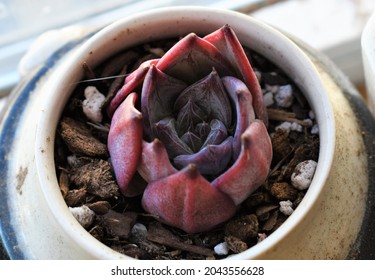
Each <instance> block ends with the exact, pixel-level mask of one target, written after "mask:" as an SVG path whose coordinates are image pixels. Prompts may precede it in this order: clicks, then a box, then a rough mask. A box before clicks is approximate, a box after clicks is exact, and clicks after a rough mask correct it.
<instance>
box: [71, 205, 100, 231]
mask: <svg viewBox="0 0 375 280" xmlns="http://www.w3.org/2000/svg"><path fill="white" fill-rule="evenodd" d="M69 210H70V213H72V214H73V216H74V218H76V220H77V221H78V222H79V223H80V224H81V226H83V227H84V228H88V227H89V226H91V224H92V223H93V222H94V218H95V212H94V211H92V210H91V209H90V208H88V207H87V206H86V205H83V206H80V207H69Z"/></svg>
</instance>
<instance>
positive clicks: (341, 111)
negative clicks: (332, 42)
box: [0, 7, 375, 259]
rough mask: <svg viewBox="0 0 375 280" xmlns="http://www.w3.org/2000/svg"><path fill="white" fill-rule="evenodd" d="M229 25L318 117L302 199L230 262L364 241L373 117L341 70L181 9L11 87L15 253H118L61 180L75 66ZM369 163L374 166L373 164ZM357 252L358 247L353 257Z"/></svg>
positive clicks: (8, 148)
mask: <svg viewBox="0 0 375 280" xmlns="http://www.w3.org/2000/svg"><path fill="white" fill-rule="evenodd" d="M224 24H229V25H230V26H231V27H232V28H233V29H234V30H235V32H236V34H237V36H238V38H239V40H240V41H241V43H242V44H243V45H244V46H246V47H248V48H250V49H253V50H255V51H256V52H258V53H260V54H262V55H263V56H265V57H267V58H268V59H269V60H271V61H272V62H274V63H275V64H276V65H277V66H279V67H280V68H281V69H282V70H284V71H285V72H286V74H287V75H289V76H290V77H291V78H292V79H293V80H294V82H295V83H296V84H297V85H298V86H299V87H300V89H301V90H302V92H304V94H305V96H306V98H307V100H308V102H309V103H310V105H311V107H312V109H313V111H314V112H315V115H316V118H317V122H318V124H319V134H320V154H319V160H318V165H317V169H316V173H315V176H314V178H313V181H312V183H311V186H310V188H309V190H308V192H307V194H306V196H305V197H304V199H303V201H302V202H301V204H300V205H299V206H298V207H297V209H296V210H295V212H294V213H293V214H292V215H291V216H290V217H289V218H288V219H287V220H286V222H285V223H283V225H282V226H281V227H280V228H279V229H277V230H276V231H275V232H274V233H273V234H271V235H270V236H269V237H268V238H267V239H265V240H264V241H262V242H261V243H259V244H258V245H256V246H254V247H252V248H251V249H249V250H247V251H245V252H243V253H240V254H237V255H232V256H231V257H230V258H232V259H345V258H349V257H351V256H352V253H353V252H357V251H356V250H354V251H353V248H354V249H356V248H361V246H362V244H363V240H364V238H363V236H367V235H368V234H367V228H366V224H365V223H363V221H365V220H366V219H368V218H369V217H371V215H372V212H371V211H370V212H369V210H367V209H369V208H370V209H372V208H371V207H372V205H369V203H368V194H369V191H370V189H371V188H373V187H374V186H373V184H374V182H375V181H370V180H369V178H370V176H373V173H374V171H373V170H371V169H370V168H369V166H371V164H373V163H371V161H373V160H372V159H370V158H369V154H371V153H372V150H371V149H372V148H373V145H374V142H373V140H374V139H375V138H374V131H373V129H372V131H370V130H369V128H371V127H374V120H373V119H372V118H371V117H370V114H369V112H368V110H367V107H366V105H365V103H364V102H363V101H362V99H361V98H360V96H359V95H358V94H357V93H356V92H355V90H353V88H352V87H351V85H350V84H349V83H348V81H347V80H346V79H345V78H343V77H342V75H341V73H340V72H339V71H338V70H337V69H336V68H335V67H334V66H332V65H328V64H329V63H328V62H327V61H326V60H325V59H324V58H322V57H320V56H319V55H317V54H316V53H315V52H313V51H311V50H309V49H308V48H306V47H301V46H299V44H296V43H295V42H293V41H292V40H291V39H290V38H288V37H286V36H285V35H283V34H281V33H280V32H278V31H277V30H275V29H273V28H271V27H269V26H267V25H265V24H264V23H261V22H259V21H257V20H255V19H253V18H251V17H249V16H246V15H243V14H240V13H236V12H232V11H226V10H217V9H208V8H202V7H178V8H165V9H160V10H154V11H149V12H146V13H142V14H138V15H135V16H130V17H127V18H124V19H123V20H120V21H118V22H115V23H113V24H112V25H110V26H108V27H106V28H104V29H102V30H100V31H99V32H95V34H93V35H92V36H91V35H90V36H87V38H86V37H85V38H81V39H80V40H75V41H71V42H69V44H67V45H65V46H64V47H62V48H61V49H60V50H58V51H57V52H55V53H54V54H53V55H52V56H51V57H50V58H49V59H48V60H47V61H46V62H45V63H44V64H43V65H42V66H41V67H40V68H39V69H37V70H36V71H35V72H34V73H32V74H31V75H30V77H29V78H28V79H27V80H26V81H25V82H24V83H22V84H21V85H19V87H18V88H17V89H16V90H15V91H14V92H13V94H12V96H11V98H10V101H9V103H8V106H7V109H6V110H5V111H4V112H3V118H2V121H1V137H0V142H1V148H0V154H1V157H0V160H1V161H2V162H1V167H0V168H1V171H0V174H1V175H2V176H1V178H2V181H1V187H0V196H1V198H2V199H3V201H4V202H3V203H1V204H0V207H1V208H0V209H1V214H0V215H1V216H0V219H1V237H2V239H3V243H4V245H5V247H6V250H7V252H8V254H9V256H10V258H14V259H18V258H19V259H120V258H128V257H127V256H124V255H121V254H119V253H117V252H115V251H113V250H112V249H110V248H108V247H107V246H105V245H103V244H102V243H101V242H99V241H98V240H96V239H95V238H94V237H92V236H91V235H90V234H89V233H88V232H87V231H86V230H85V229H84V228H83V227H81V226H80V224H79V223H78V222H77V221H76V220H75V219H74V218H73V216H72V214H71V213H70V211H69V210H68V207H67V206H66V204H65V202H64V200H63V197H62V195H61V193H60V190H59V187H58V181H57V178H56V172H55V163H54V139H55V133H56V127H57V124H58V121H59V118H60V116H61V113H62V110H63V108H64V106H65V104H66V102H67V100H68V98H69V96H70V94H71V92H72V90H73V89H74V86H75V83H76V82H78V81H79V80H80V79H81V78H82V77H83V72H82V68H81V63H82V62H83V61H86V62H87V63H88V64H90V65H94V66H95V65H98V64H99V63H100V62H102V61H104V60H105V59H107V58H108V57H109V56H111V55H112V54H114V53H116V52H118V51H120V50H122V49H126V48H129V47H132V46H135V45H138V44H141V43H144V42H148V41H152V40H156V39H161V38H166V37H176V36H181V35H185V34H187V33H189V32H195V33H197V34H199V35H204V34H208V33H210V32H212V31H213V30H216V29H218V28H220V27H221V26H223V25H224ZM372 166H373V165H372ZM356 256H357V257H358V256H359V257H360V256H361V255H360V254H357V255H356Z"/></svg>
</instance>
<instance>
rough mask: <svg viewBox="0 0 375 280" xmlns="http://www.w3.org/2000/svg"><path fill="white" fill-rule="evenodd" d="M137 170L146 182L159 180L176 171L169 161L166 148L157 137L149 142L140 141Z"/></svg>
mask: <svg viewBox="0 0 375 280" xmlns="http://www.w3.org/2000/svg"><path fill="white" fill-rule="evenodd" d="M138 172H139V174H140V175H141V176H142V177H143V179H145V180H146V181H147V182H152V181H155V180H159V179H161V178H164V177H167V176H169V175H172V174H174V173H176V172H177V170H176V169H175V168H174V167H173V166H172V164H171V162H170V161H169V158H168V153H167V150H166V149H165V147H164V145H163V143H161V142H160V140H159V139H157V138H155V139H154V141H152V142H151V143H148V142H146V141H143V142H142V154H141V160H140V161H139V165H138Z"/></svg>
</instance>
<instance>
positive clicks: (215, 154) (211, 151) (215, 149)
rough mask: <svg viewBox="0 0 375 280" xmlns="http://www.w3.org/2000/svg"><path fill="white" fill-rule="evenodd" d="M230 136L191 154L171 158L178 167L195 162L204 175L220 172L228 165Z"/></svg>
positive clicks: (230, 145) (230, 155)
mask: <svg viewBox="0 0 375 280" xmlns="http://www.w3.org/2000/svg"><path fill="white" fill-rule="evenodd" d="M232 140H233V138H232V137H228V138H227V140H225V141H224V142H222V143H221V144H219V145H208V146H207V147H205V148H203V149H202V150H200V151H199V152H197V153H195V154H192V155H180V156H177V157H175V158H174V159H173V162H174V164H175V165H176V166H177V167H178V168H183V167H186V166H188V165H189V164H191V163H192V164H195V166H196V167H197V169H198V170H199V172H200V173H202V174H204V175H217V174H220V173H221V172H222V171H223V170H225V168H226V167H227V166H228V163H229V161H230V159H231V157H232Z"/></svg>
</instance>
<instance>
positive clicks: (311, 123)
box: [303, 119, 313, 127]
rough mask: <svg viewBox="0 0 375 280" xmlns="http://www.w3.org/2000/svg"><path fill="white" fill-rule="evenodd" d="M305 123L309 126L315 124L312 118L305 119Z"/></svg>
mask: <svg viewBox="0 0 375 280" xmlns="http://www.w3.org/2000/svg"><path fill="white" fill-rule="evenodd" d="M303 123H304V125H305V126H307V127H312V126H313V121H312V120H311V119H304V120H303Z"/></svg>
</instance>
